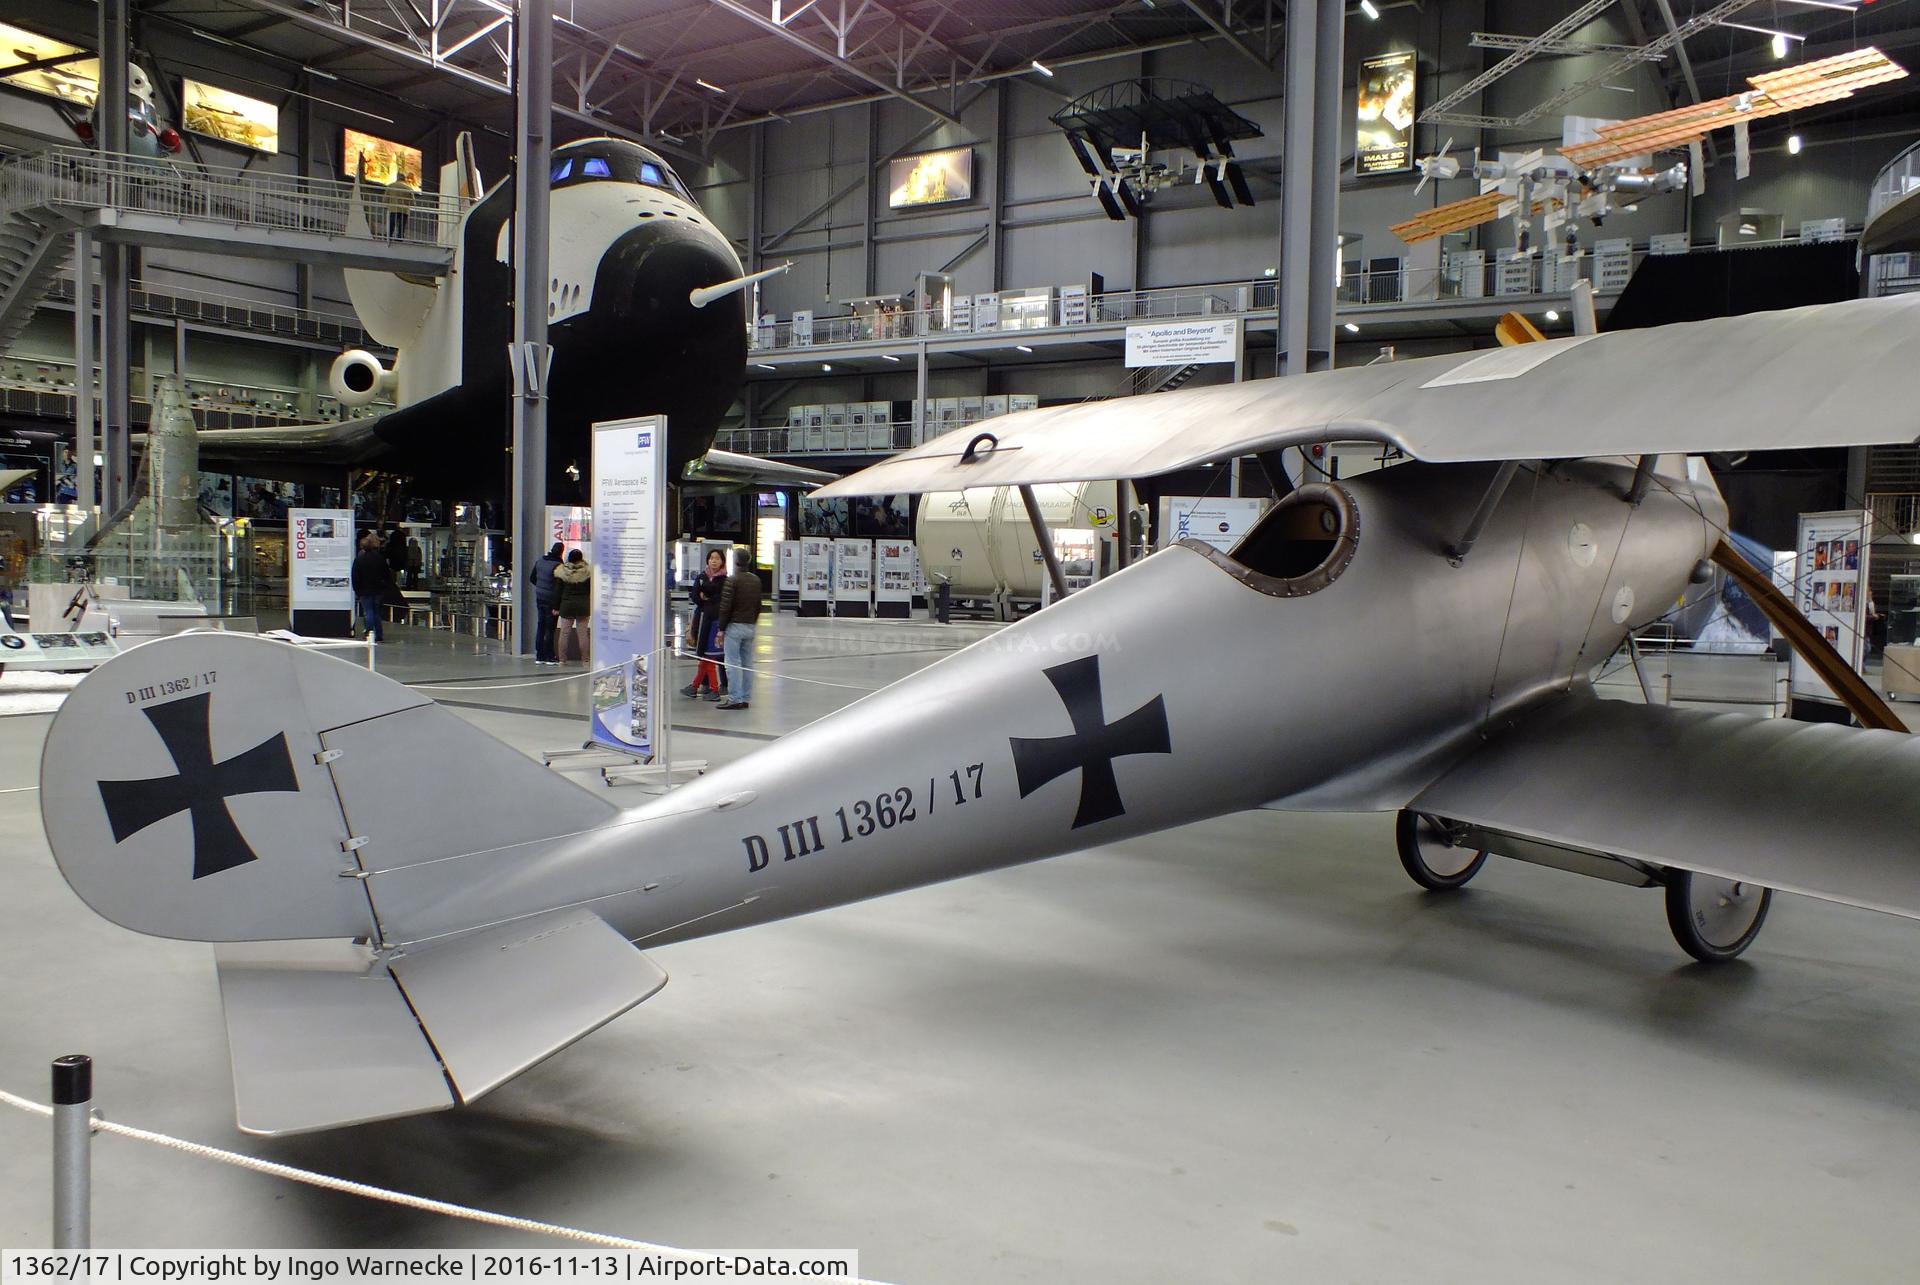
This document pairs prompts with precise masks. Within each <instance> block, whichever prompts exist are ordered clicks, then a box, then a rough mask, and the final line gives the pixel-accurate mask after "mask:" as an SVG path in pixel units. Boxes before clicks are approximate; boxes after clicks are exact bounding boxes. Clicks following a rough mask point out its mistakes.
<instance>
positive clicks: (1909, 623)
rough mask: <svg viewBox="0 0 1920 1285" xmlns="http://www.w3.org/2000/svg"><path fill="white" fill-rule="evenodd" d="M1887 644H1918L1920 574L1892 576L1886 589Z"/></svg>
mask: <svg viewBox="0 0 1920 1285" xmlns="http://www.w3.org/2000/svg"><path fill="white" fill-rule="evenodd" d="M1887 645H1888V646H1889V647H1893V646H1901V647H1913V646H1916V645H1920V575H1914V576H1894V577H1893V581H1892V585H1891V587H1890V588H1889V589H1888V590H1887Z"/></svg>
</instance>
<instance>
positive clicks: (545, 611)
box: [527, 540, 564, 665]
mask: <svg viewBox="0 0 1920 1285" xmlns="http://www.w3.org/2000/svg"><path fill="white" fill-rule="evenodd" d="M563 548H564V546H563V545H562V544H561V543H560V542H559V541H558V540H555V541H554V542H553V547H552V548H551V549H548V550H547V552H546V555H545V556H544V557H541V558H537V559H535V560H534V564H533V569H532V570H530V571H528V572H527V583H528V584H530V585H532V586H533V609H534V612H535V614H536V615H538V616H539V619H538V620H537V621H536V622H535V624H534V631H533V663H534V664H536V665H557V664H559V663H560V657H559V655H558V653H556V651H555V650H554V645H553V640H554V608H555V607H557V606H558V605H559V602H560V586H559V585H557V584H555V583H554V579H553V573H554V571H555V570H557V569H558V568H559V566H560V553H561V550H562V549H563Z"/></svg>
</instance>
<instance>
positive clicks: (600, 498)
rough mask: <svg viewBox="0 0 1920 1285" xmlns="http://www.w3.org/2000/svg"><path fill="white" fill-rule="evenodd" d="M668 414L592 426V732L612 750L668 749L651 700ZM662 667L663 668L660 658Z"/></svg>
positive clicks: (654, 753)
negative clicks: (595, 671)
mask: <svg viewBox="0 0 1920 1285" xmlns="http://www.w3.org/2000/svg"><path fill="white" fill-rule="evenodd" d="M666 467H667V421H666V418H665V417H664V416H660V415H650V416H645V417H643V418H639V419H626V420H615V421H612V422H610V423H605V424H595V425H594V426H593V515H594V523H593V554H592V558H593V636H592V638H591V640H590V641H591V647H590V653H591V658H590V660H589V664H591V665H592V666H594V667H595V668H596V669H598V668H602V667H607V672H606V673H596V674H595V675H594V677H593V680H592V682H593V690H592V693H591V700H590V701H589V705H590V707H591V712H590V714H589V717H590V719H591V726H592V731H591V738H592V740H593V743H594V744H596V745H600V746H604V747H605V748H607V749H610V750H617V751H620V752H622V753H626V754H631V755H634V756H635V757H637V758H642V759H651V758H655V757H660V756H663V755H664V752H665V746H664V745H662V744H661V743H660V736H659V734H660V732H662V731H663V730H664V724H663V721H662V720H661V719H660V717H659V708H658V702H657V701H656V700H654V692H653V676H654V669H655V662H656V661H659V660H663V659H664V656H663V655H662V654H661V653H660V652H659V651H658V648H659V646H660V638H661V635H662V631H663V630H664V628H665V626H666V619H667V553H668V548H669V546H668V542H667V487H666ZM659 668H660V672H661V673H665V672H667V667H666V666H665V665H661V666H660V667H659Z"/></svg>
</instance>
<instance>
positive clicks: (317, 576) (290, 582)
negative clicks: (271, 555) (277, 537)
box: [287, 509, 354, 638]
mask: <svg viewBox="0 0 1920 1285" xmlns="http://www.w3.org/2000/svg"><path fill="white" fill-rule="evenodd" d="M353 552H354V550H353V510H352V509H288V510H287V605H288V607H289V609H290V615H291V620H290V624H291V626H292V629H293V632H294V633H296V634H301V635H303V636H305V637H308V638H345V637H348V636H349V635H351V634H352V632H353Z"/></svg>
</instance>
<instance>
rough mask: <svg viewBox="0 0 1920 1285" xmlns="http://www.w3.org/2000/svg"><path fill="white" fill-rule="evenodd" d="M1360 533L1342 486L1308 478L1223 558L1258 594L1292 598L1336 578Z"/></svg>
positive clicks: (1350, 500) (1356, 516)
mask: <svg viewBox="0 0 1920 1285" xmlns="http://www.w3.org/2000/svg"><path fill="white" fill-rule="evenodd" d="M1359 537H1360V513H1359V510H1358V509H1357V508H1355V507H1354V503H1353V497H1352V496H1351V495H1349V494H1348V493H1347V491H1346V488H1344V487H1341V486H1338V485H1335V484H1333V483H1329V482H1309V483H1307V484H1305V485H1303V486H1300V487H1296V488H1295V489H1294V490H1292V491H1290V492H1288V493H1287V494H1286V495H1284V496H1282V497H1281V498H1280V501H1279V503H1277V504H1275V505H1274V506H1273V507H1272V508H1271V509H1269V510H1267V514H1266V516H1265V517H1263V518H1261V519H1260V522H1259V525H1257V526H1255V527H1254V528H1253V530H1251V531H1249V532H1247V534H1246V536H1245V538H1243V539H1242V540H1241V541H1240V543H1239V544H1236V545H1235V546H1233V551H1232V552H1231V553H1229V554H1227V555H1226V556H1227V558H1228V559H1229V560H1230V561H1232V562H1233V563H1235V564H1236V565H1237V567H1238V568H1240V569H1241V570H1242V571H1243V572H1244V573H1245V575H1244V577H1243V578H1244V579H1246V581H1247V582H1248V583H1249V584H1250V585H1252V586H1253V587H1254V588H1256V589H1259V590H1260V591H1261V592H1262V593H1270V594H1275V595H1278V596H1280V597H1285V598H1296V597H1299V596H1301V595H1303V594H1309V593H1314V592H1316V591H1318V590H1320V589H1324V588H1326V587H1327V586H1328V585H1330V584H1332V583H1333V582H1334V581H1335V580H1336V579H1338V578H1339V576H1340V573H1341V572H1343V571H1345V570H1346V569H1347V564H1348V563H1349V562H1352V561H1353V554H1354V550H1355V549H1356V548H1357V547H1358V545H1359Z"/></svg>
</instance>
